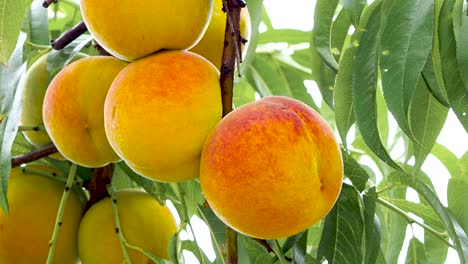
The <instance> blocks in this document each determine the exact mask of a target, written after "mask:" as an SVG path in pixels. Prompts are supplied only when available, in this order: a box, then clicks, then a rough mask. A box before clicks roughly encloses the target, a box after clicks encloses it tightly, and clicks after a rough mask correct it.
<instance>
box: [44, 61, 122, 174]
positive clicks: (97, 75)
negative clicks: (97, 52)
mask: <svg viewBox="0 0 468 264" xmlns="http://www.w3.org/2000/svg"><path fill="white" fill-rule="evenodd" d="M126 65H127V63H125V62H123V61H120V60H118V59H115V58H112V57H104V56H95V57H88V58H83V59H80V60H78V61H75V62H73V63H71V64H70V65H68V66H66V67H64V68H63V69H62V70H61V71H60V72H59V73H58V74H57V75H56V76H55V77H54V79H53V80H52V82H51V83H50V85H49V88H48V89H47V92H46V95H45V98H44V105H43V109H42V110H43V112H42V114H43V117H44V126H45V128H46V130H47V132H48V134H49V136H50V137H51V139H52V141H53V142H54V144H55V146H56V147H57V149H58V150H59V151H60V153H61V154H62V155H63V156H64V157H65V158H67V159H68V160H70V161H72V162H74V163H76V164H79V165H81V166H85V167H101V166H104V165H106V164H108V163H111V162H116V161H118V160H120V159H119V157H118V156H117V155H116V154H115V152H114V151H113V150H112V148H111V146H110V145H109V142H108V141H107V138H106V134H105V132H104V114H103V113H104V100H105V98H106V94H107V91H108V90H109V87H110V85H111V83H112V81H113V80H114V78H115V76H117V74H118V73H119V72H120V70H122V69H123V68H124V67H125V66H126Z"/></svg>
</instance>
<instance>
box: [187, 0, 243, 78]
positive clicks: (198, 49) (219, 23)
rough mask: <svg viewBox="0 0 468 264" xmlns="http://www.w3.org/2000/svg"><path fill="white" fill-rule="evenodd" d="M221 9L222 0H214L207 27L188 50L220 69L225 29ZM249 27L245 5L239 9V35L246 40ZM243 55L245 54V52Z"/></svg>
mask: <svg viewBox="0 0 468 264" xmlns="http://www.w3.org/2000/svg"><path fill="white" fill-rule="evenodd" d="M222 9H223V1H222V0H215V3H214V6H213V13H212V15H211V20H210V24H209V26H208V29H207V30H206V32H205V34H204V35H203V37H202V39H201V40H200V41H199V42H198V43H197V45H195V46H194V47H193V48H191V49H190V51H192V52H195V53H197V54H199V55H202V56H203V57H205V58H206V59H208V60H209V61H211V63H213V64H214V65H215V66H216V68H218V69H221V63H222V61H221V60H222V57H223V47H224V32H225V29H226V13H224V12H223V10H222ZM250 27H251V25H250V15H249V10H248V9H247V7H245V8H242V9H241V17H240V33H241V36H242V37H243V38H245V39H247V40H249V39H250ZM247 44H248V42H247ZM242 48H243V49H242V50H243V51H246V50H247V47H246V46H245V45H242ZM243 55H245V53H244V54H243Z"/></svg>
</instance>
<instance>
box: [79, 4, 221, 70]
mask: <svg viewBox="0 0 468 264" xmlns="http://www.w3.org/2000/svg"><path fill="white" fill-rule="evenodd" d="M212 6H213V0H171V1H164V0H142V1H131V0H121V1H119V2H118V4H116V2H115V1H113V0H101V1H93V0H81V13H82V15H83V19H84V21H85V23H86V26H87V27H88V30H89V31H90V32H91V34H92V35H93V37H94V38H95V39H96V40H97V42H98V43H99V44H100V45H101V46H102V47H103V48H104V49H106V50H107V51H108V52H109V53H111V54H112V55H114V56H116V57H118V58H120V59H123V60H128V61H131V60H136V59H138V58H141V57H144V56H147V55H149V54H151V53H154V52H156V51H158V50H161V49H177V50H184V49H189V48H190V47H192V46H193V45H195V44H196V43H197V42H198V41H199V40H200V38H201V36H202V34H203V33H204V32H205V30H206V28H207V26H208V23H209V18H210V15H211V9H212Z"/></svg>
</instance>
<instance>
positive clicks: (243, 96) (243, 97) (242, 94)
mask: <svg viewBox="0 0 468 264" xmlns="http://www.w3.org/2000/svg"><path fill="white" fill-rule="evenodd" d="M235 85H236V86H235V88H234V95H233V100H234V105H235V106H236V108H237V107H240V106H242V105H244V104H247V103H250V102H253V101H255V88H253V87H252V85H250V83H249V82H248V81H247V78H241V79H240V81H239V82H238V83H236V84H235Z"/></svg>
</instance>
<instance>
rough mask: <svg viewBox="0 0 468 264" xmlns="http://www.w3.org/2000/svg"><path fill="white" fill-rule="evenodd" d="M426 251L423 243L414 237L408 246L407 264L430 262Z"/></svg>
mask: <svg viewBox="0 0 468 264" xmlns="http://www.w3.org/2000/svg"><path fill="white" fill-rule="evenodd" d="M425 251H426V250H425V249H424V245H423V243H421V242H420V241H419V240H417V239H416V238H415V237H413V238H412V239H411V240H410V242H409V245H408V253H407V254H406V261H405V263H406V264H426V263H428V262H429V261H428V260H427V257H426V252H425Z"/></svg>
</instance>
